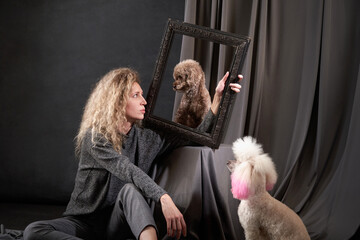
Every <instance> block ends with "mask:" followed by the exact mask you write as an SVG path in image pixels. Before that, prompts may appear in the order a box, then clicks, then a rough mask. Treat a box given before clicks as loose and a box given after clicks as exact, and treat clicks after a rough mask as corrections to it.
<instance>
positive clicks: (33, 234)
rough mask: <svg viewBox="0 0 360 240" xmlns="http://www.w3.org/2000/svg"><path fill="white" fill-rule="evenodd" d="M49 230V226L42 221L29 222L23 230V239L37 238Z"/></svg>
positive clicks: (31, 239)
mask: <svg viewBox="0 0 360 240" xmlns="http://www.w3.org/2000/svg"><path fill="white" fill-rule="evenodd" d="M49 230H51V226H50V225H48V224H47V223H46V222H44V221H37V222H33V223H31V224H29V225H28V226H27V227H26V228H25V230H24V234H23V235H24V240H35V239H36V240H39V239H42V235H43V234H44V233H45V232H47V231H49Z"/></svg>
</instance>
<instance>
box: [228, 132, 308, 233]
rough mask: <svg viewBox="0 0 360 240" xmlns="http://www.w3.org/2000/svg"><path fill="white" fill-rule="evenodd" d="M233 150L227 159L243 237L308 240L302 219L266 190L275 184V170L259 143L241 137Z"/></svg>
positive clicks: (249, 138) (250, 138)
mask: <svg viewBox="0 0 360 240" xmlns="http://www.w3.org/2000/svg"><path fill="white" fill-rule="evenodd" d="M232 149H233V152H234V156H235V159H236V160H230V161H229V162H228V168H229V170H230V172H231V186H232V189H231V191H232V193H233V196H234V198H237V199H240V200H241V202H240V205H239V208H238V215H239V220H240V223H241V225H242V227H243V228H244V231H245V237H246V239H247V240H252V239H254V240H255V239H256V240H261V239H274V240H275V239H276V240H285V239H286V240H288V239H292V240H304V239H309V240H310V236H309V234H308V232H307V230H306V227H305V225H304V223H303V222H302V220H301V218H300V217H299V216H298V215H297V214H296V213H295V212H294V211H293V210H291V209H290V208H289V207H287V206H286V205H285V204H283V203H282V202H280V201H278V200H277V199H275V198H273V197H272V196H271V195H270V194H269V193H268V192H267V191H268V190H271V189H272V187H273V186H274V184H275V183H276V180H277V173H276V170H275V166H274V163H273V162H272V160H271V158H270V157H269V156H268V155H267V154H264V152H263V149H262V146H261V145H260V144H258V143H256V140H255V139H254V138H252V137H244V138H243V139H241V138H239V139H238V140H236V141H235V142H234V143H233V148H232Z"/></svg>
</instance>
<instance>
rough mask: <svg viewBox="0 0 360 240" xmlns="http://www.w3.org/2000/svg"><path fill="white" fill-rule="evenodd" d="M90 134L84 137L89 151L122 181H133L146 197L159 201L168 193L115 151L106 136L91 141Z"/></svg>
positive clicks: (99, 162) (102, 165)
mask: <svg viewBox="0 0 360 240" xmlns="http://www.w3.org/2000/svg"><path fill="white" fill-rule="evenodd" d="M89 135H90V136H88V137H86V138H85V139H84V141H86V142H85V143H84V144H86V145H87V151H88V152H89V153H90V155H91V156H92V157H93V158H94V159H95V161H96V162H97V163H98V164H100V165H101V167H103V168H105V169H106V170H107V171H109V172H110V173H111V174H113V175H115V176H116V177H117V178H119V179H120V180H121V181H123V182H125V183H133V184H134V185H135V186H137V187H138V188H139V189H140V190H141V191H142V192H143V194H144V196H145V197H146V198H151V199H153V200H155V201H157V202H158V201H159V200H160V197H161V196H162V195H164V194H165V193H166V191H165V190H163V189H162V188H161V187H160V186H158V185H157V184H156V183H155V182H154V180H153V179H152V178H151V177H149V176H148V175H147V174H146V173H145V172H144V171H142V170H141V169H140V168H139V167H137V166H135V165H134V164H133V163H132V162H130V160H129V158H128V157H126V156H124V155H121V154H119V153H118V152H117V151H115V149H114V148H113V147H112V145H111V144H110V143H108V142H107V141H106V140H105V139H104V138H102V137H101V136H97V137H95V139H94V141H95V142H94V143H93V142H92V141H91V133H89ZM98 135H100V134H98Z"/></svg>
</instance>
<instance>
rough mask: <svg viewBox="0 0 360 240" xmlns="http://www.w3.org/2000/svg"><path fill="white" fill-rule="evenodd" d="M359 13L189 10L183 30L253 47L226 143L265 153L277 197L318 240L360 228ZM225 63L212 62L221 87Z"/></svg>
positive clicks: (263, 4)
mask: <svg viewBox="0 0 360 240" xmlns="http://www.w3.org/2000/svg"><path fill="white" fill-rule="evenodd" d="M200 7H201V8H200ZM359 9H360V2H359V1H356V0H345V1H343V0H322V1H312V0H301V1H300V0H298V1H270V0H253V1H251V0H228V1H216V0H213V1H186V13H185V21H188V22H191V23H194V24H198V25H203V26H208V27H212V28H217V29H220V30H223V31H227V32H232V33H238V34H242V35H247V36H249V37H250V38H251V45H250V47H249V50H248V54H247V58H246V61H245V65H244V67H243V69H242V74H243V75H244V80H243V82H242V83H241V85H242V92H241V93H240V94H238V95H237V97H236V99H235V103H234V107H233V110H232V114H231V117H230V121H229V125H228V128H227V132H226V134H225V138H224V143H228V144H229V143H232V142H233V141H235V140H236V139H237V138H239V137H242V136H244V135H251V136H254V137H256V138H257V139H258V141H259V142H260V143H262V144H263V147H264V150H265V151H266V152H268V153H269V154H270V156H271V157H273V160H274V162H275V164H276V166H277V171H278V174H279V179H278V183H277V185H276V186H275V188H274V190H273V192H272V195H273V196H274V197H276V198H277V199H279V200H281V201H282V202H284V203H285V204H287V205H288V206H289V207H291V208H292V209H294V210H295V211H296V212H297V213H298V214H299V215H300V216H301V217H302V219H303V221H304V223H305V225H306V226H307V228H308V231H309V233H310V235H311V237H312V239H348V238H350V237H351V236H352V235H353V234H354V233H355V231H356V230H357V228H358V227H359V224H360V206H359V204H358V202H360V201H359V200H360V193H359V191H358V190H359V182H360V177H359V174H357V173H356V171H357V169H360V161H358V159H359V156H360V152H359V147H358V146H357V145H356V144H357V143H358V142H360V132H359V126H358V125H359V123H360V119H359V115H360V109H359V107H358V106H359V94H360V92H359V91H360V89H359V88H360V87H359V86H358V83H359V59H360V47H359V43H360V17H359V14H358V10H359ZM187 14H188V15H187ZM190 15H191V17H189V16H190ZM219 19H220V23H219ZM195 48H196V46H195ZM196 51H197V50H196V49H194V52H196ZM197 54H199V52H197ZM201 54H202V52H201ZM216 57H217V58H218V59H217V60H216V59H214V58H216ZM228 58H229V56H226V55H224V54H222V53H221V51H220V52H219V55H218V56H215V55H212V58H211V59H208V61H209V62H218V63H219V64H218V67H217V72H218V73H219V75H218V79H220V78H221V76H220V75H221V74H220V73H221V72H222V71H223V70H224V61H226V59H228ZM214 65H216V64H213V65H211V64H208V65H207V71H210V70H209V69H208V68H209V67H213V66H214ZM347 216H348V217H347Z"/></svg>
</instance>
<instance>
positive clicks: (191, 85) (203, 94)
mask: <svg viewBox="0 0 360 240" xmlns="http://www.w3.org/2000/svg"><path fill="white" fill-rule="evenodd" d="M173 77H174V80H175V81H174V83H173V89H174V90H175V91H179V92H182V93H183V96H182V98H181V101H180V105H179V108H178V110H177V112H176V114H175V119H174V121H175V122H177V123H180V124H183V125H186V126H189V127H192V128H195V127H197V126H198V125H199V124H200V123H201V122H202V120H203V118H204V116H205V115H206V113H207V112H208V111H209V109H210V105H211V98H210V94H209V91H208V90H207V88H206V86H205V74H204V71H203V70H202V68H201V66H200V64H199V63H198V62H196V61H194V60H192V59H187V60H184V61H181V62H180V63H178V64H177V65H176V66H175V68H174V73H173Z"/></svg>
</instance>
